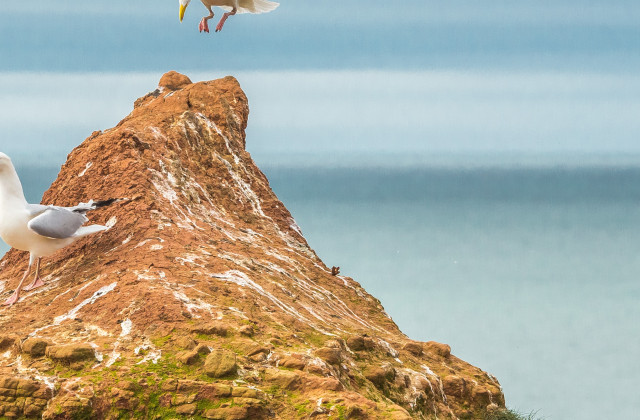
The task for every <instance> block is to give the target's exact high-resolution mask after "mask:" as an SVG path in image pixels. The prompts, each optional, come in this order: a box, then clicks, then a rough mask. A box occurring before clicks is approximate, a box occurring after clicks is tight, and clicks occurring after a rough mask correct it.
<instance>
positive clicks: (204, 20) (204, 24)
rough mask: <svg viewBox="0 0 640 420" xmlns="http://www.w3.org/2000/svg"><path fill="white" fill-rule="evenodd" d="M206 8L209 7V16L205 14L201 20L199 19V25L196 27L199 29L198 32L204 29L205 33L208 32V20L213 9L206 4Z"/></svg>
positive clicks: (211, 15)
mask: <svg viewBox="0 0 640 420" xmlns="http://www.w3.org/2000/svg"><path fill="white" fill-rule="evenodd" d="M207 9H209V16H205V17H203V18H202V20H201V21H200V25H199V26H198V29H199V30H200V32H202V31H205V32H206V33H209V23H208V21H209V19H211V18H212V17H213V10H211V6H207Z"/></svg>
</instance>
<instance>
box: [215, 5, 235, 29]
mask: <svg viewBox="0 0 640 420" xmlns="http://www.w3.org/2000/svg"><path fill="white" fill-rule="evenodd" d="M236 12H237V10H236V8H235V7H234V8H233V10H232V11H230V12H227V13H225V14H224V15H222V19H220V22H218V26H216V32H220V31H221V30H222V27H223V26H224V23H225V22H226V21H227V18H228V17H229V16H233V15H235V14H236Z"/></svg>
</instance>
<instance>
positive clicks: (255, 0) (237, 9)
mask: <svg viewBox="0 0 640 420" xmlns="http://www.w3.org/2000/svg"><path fill="white" fill-rule="evenodd" d="M200 1H202V4H204V7H206V8H207V10H209V16H205V17H203V18H202V20H201V21H200V26H199V27H198V28H199V29H200V32H202V31H205V32H209V24H208V21H209V19H211V18H212V17H213V10H212V9H211V8H212V7H214V6H218V7H220V8H221V9H223V10H226V12H225V13H224V14H223V15H222V19H220V22H218V26H216V32H220V31H221V30H222V27H223V26H224V23H225V22H226V21H227V18H228V17H229V16H233V15H235V14H236V13H256V14H257V13H267V12H270V11H272V10H274V9H275V8H276V7H278V6H279V5H280V4H279V3H276V2H273V1H268V0H200ZM189 3H191V0H180V22H182V18H183V17H184V11H185V10H187V6H188V5H189Z"/></svg>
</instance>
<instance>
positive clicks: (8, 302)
mask: <svg viewBox="0 0 640 420" xmlns="http://www.w3.org/2000/svg"><path fill="white" fill-rule="evenodd" d="M19 297H20V295H18V291H17V290H16V291H15V292H13V294H12V295H11V297H9V299H7V300H5V301H4V303H3V304H2V306H11V305H13V304H14V303H16V302H17V301H18V298H19Z"/></svg>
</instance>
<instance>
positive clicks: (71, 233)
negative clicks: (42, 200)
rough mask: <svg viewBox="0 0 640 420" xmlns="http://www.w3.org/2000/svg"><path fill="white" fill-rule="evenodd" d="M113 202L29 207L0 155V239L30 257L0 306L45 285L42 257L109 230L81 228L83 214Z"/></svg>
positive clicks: (8, 163)
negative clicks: (30, 277) (33, 271)
mask: <svg viewBox="0 0 640 420" xmlns="http://www.w3.org/2000/svg"><path fill="white" fill-rule="evenodd" d="M116 201H120V199H111V200H104V201H93V200H91V201H89V202H88V203H80V204H78V205H77V206H74V207H58V206H44V205H40V204H29V203H27V200H26V199H25V198H24V192H23V190H22V184H21V183H20V179H19V178H18V174H17V173H16V170H15V168H14V167H13V163H12V162H11V159H10V158H9V156H7V155H5V154H4V153H2V152H0V237H1V238H2V239H3V240H4V241H5V242H6V243H7V245H9V246H11V247H13V248H16V249H19V250H22V251H29V253H30V256H29V267H27V271H25V273H24V275H23V276H22V280H20V284H19V285H18V287H17V288H16V289H15V291H14V292H13V294H12V295H11V296H10V297H9V298H8V299H7V300H6V301H5V302H4V303H3V305H5V306H11V305H13V304H14V303H16V302H17V301H18V299H19V298H20V291H21V290H33V289H35V288H37V287H40V286H43V285H44V282H43V281H42V279H40V259H41V258H42V257H46V256H48V255H51V254H53V253H54V252H56V251H57V250H59V249H61V248H64V247H66V246H68V245H71V244H72V243H73V242H75V241H76V240H78V239H80V238H82V237H84V236H87V235H90V234H92V233H97V232H102V231H104V230H107V229H109V226H102V225H90V226H82V225H83V224H84V223H85V222H87V221H88V220H89V219H87V217H86V216H85V213H87V212H88V211H90V210H94V209H97V208H99V207H104V206H108V205H109V204H111V203H114V202H116ZM36 260H37V264H36V276H35V279H34V280H33V282H32V283H31V284H30V285H28V286H26V287H25V288H24V289H23V288H22V284H23V283H24V281H25V279H26V278H27V276H28V275H29V273H30V272H31V267H32V266H33V263H34V262H36Z"/></svg>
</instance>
